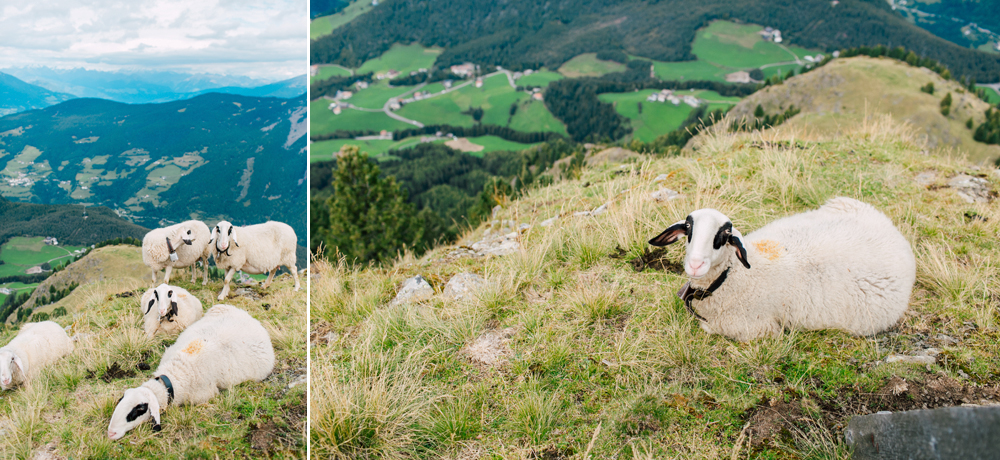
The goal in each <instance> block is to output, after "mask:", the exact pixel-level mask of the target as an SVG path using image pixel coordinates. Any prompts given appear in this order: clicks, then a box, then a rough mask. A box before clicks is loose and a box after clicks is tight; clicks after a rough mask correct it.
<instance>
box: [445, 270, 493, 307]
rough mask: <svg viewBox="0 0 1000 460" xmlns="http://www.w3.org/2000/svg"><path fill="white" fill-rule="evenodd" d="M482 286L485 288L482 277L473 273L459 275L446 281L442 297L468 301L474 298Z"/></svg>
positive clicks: (484, 281)
mask: <svg viewBox="0 0 1000 460" xmlns="http://www.w3.org/2000/svg"><path fill="white" fill-rule="evenodd" d="M483 286H486V280H485V279H484V278H483V277H482V276H479V275H477V274H475V273H459V274H457V275H455V276H453V277H452V278H451V279H450V280H448V284H446V285H445V286H444V292H443V295H444V297H446V298H449V299H453V300H468V299H471V298H474V297H475V296H476V293H477V292H479V291H480V290H481V289H482V288H483Z"/></svg>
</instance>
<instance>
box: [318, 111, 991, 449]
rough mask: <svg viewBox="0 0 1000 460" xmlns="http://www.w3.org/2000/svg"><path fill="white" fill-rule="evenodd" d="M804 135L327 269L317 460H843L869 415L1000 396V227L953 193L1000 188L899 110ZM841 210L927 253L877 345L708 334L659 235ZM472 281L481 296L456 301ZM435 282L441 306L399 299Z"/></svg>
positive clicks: (561, 193) (528, 206)
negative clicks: (846, 203)
mask: <svg viewBox="0 0 1000 460" xmlns="http://www.w3.org/2000/svg"><path fill="white" fill-rule="evenodd" d="M717 126H718V125H717ZM803 135H804V133H803V132H802V131H801V130H790V129H783V130H773V131H767V132H764V133H759V132H757V133H749V134H747V133H737V134H732V133H726V132H719V131H716V132H715V133H714V134H713V135H712V136H711V137H709V138H708V139H706V140H705V142H704V143H703V144H702V145H701V147H700V148H699V150H698V151H697V152H693V151H689V150H685V151H684V152H683V153H682V154H681V155H679V156H671V157H665V158H656V159H652V158H650V159H647V160H646V161H644V162H642V163H633V164H631V165H626V166H625V167H621V166H619V165H610V166H596V167H592V168H587V169H584V171H583V173H582V176H581V177H580V178H579V179H577V180H565V181H561V182H558V183H556V184H553V185H551V186H549V187H545V188H539V189H536V190H533V191H530V192H529V193H527V195H526V196H524V197H523V198H521V199H518V200H516V201H513V202H509V203H505V204H504V205H503V206H502V209H500V210H498V211H497V212H496V214H495V215H494V219H495V221H494V222H493V223H492V224H493V226H492V227H491V226H490V224H484V225H482V226H480V227H479V228H478V229H476V230H474V231H472V232H470V233H468V234H466V235H465V236H464V238H463V239H462V240H461V241H459V243H458V244H456V245H453V246H447V247H442V248H438V249H436V250H433V251H430V252H429V253H428V254H426V255H425V256H423V257H421V258H420V259H415V258H413V257H410V256H404V257H401V258H400V259H399V260H397V261H396V263H395V264H392V265H391V266H387V267H384V268H378V267H357V268H352V267H349V266H346V265H344V264H342V263H341V264H338V263H336V262H334V263H333V264H330V263H326V262H321V263H317V264H315V265H314V268H315V270H316V271H317V275H315V277H314V278H313V284H312V290H313V295H312V315H311V318H312V325H311V328H312V337H313V338H312V344H313V346H312V349H311V350H312V351H311V352H312V353H313V355H312V358H313V361H312V363H313V366H312V368H311V376H312V387H311V395H312V405H311V411H310V414H311V415H310V417H311V428H312V431H311V433H312V435H311V436H312V438H311V439H312V444H311V446H312V453H313V456H314V458H330V457H333V458H372V457H381V458H400V459H401V458H461V459H469V458H587V457H588V456H590V458H641V459H653V458H744V457H745V456H752V457H754V458H838V459H847V458H849V457H850V453H849V452H848V450H847V448H846V446H844V444H843V442H844V441H843V436H842V434H843V430H844V427H845V426H846V422H847V421H848V420H849V418H850V417H851V416H853V415H855V414H861V413H874V412H876V411H880V410H892V411H898V410H907V409H914V408H922V407H923V408H932V407H939V406H953V405H961V404H963V403H973V404H987V403H997V402H1000V391H998V386H1000V362H998V361H997V358H996V357H997V356H998V353H1000V340H998V339H1000V328H998V326H1000V317H998V314H997V310H996V299H997V296H998V295H1000V285H998V284H997V279H996V277H995V270H996V268H995V267H996V266H997V264H998V263H1000V244H998V243H997V238H996V235H997V234H998V232H1000V213H998V210H997V206H996V201H995V200H994V201H993V202H992V203H977V204H972V203H968V202H966V201H965V200H964V199H963V198H962V197H961V196H960V195H959V194H958V193H957V191H956V189H954V188H951V187H949V186H947V185H946V184H947V183H948V182H949V181H951V179H952V178H954V177H955V176H956V175H958V174H963V173H964V174H970V175H972V176H974V177H976V178H977V180H975V181H972V182H978V180H979V179H982V187H985V189H986V191H985V193H986V194H987V195H988V196H993V197H996V191H997V188H998V187H1000V172H997V171H993V170H988V171H983V170H979V169H977V168H975V167H973V166H971V165H969V164H967V163H963V162H960V161H958V160H955V159H952V158H947V157H937V156H933V155H926V154H924V153H923V151H924V150H925V149H926V148H927V147H926V146H925V145H923V143H922V141H921V138H920V137H918V136H915V135H914V134H913V132H912V130H911V129H907V128H905V127H901V126H900V125H899V124H898V123H895V122H893V121H892V120H891V119H890V118H889V117H887V116H881V117H872V118H871V119H869V120H868V122H867V123H862V124H859V125H858V126H857V127H856V129H854V130H850V131H845V132H844V133H843V134H842V135H841V136H838V137H836V138H834V139H832V140H827V141H820V142H815V141H803V140H801V139H802V137H803ZM665 188H669V189H672V190H674V191H678V192H680V196H679V197H677V198H675V199H665V198H667V197H669V196H671V195H670V194H669V193H668V192H665V191H660V190H661V189H665ZM658 191H660V193H658V194H657V195H653V193H654V192H658ZM654 196H659V197H660V198H663V201H656V200H655V199H654ZM835 196H849V197H854V198H857V199H860V200H863V201H865V202H868V203H870V204H872V205H873V206H875V207H877V208H878V209H880V210H881V211H883V212H885V213H886V214H887V215H888V216H889V218H890V219H891V220H892V221H893V222H894V223H895V225H896V226H897V227H898V228H899V229H900V231H901V232H902V234H903V235H904V236H905V237H906V238H907V239H908V240H909V241H910V243H911V244H912V247H913V251H914V253H915V255H916V258H917V267H918V268H917V284H916V286H915V287H914V291H913V294H912V296H911V302H910V309H909V312H908V313H907V314H906V315H905V316H904V317H903V318H902V320H901V321H900V324H899V325H898V326H896V327H895V328H893V329H892V330H890V331H887V332H884V333H880V334H878V335H876V336H874V337H853V336H850V335H848V334H845V333H842V332H838V331H832V330H831V331H811V332H796V333H788V332H786V333H783V334H781V335H780V336H778V337H774V338H768V339H762V340H757V341H754V342H749V343H738V342H733V341H731V340H728V339H726V338H724V337H720V336H715V335H708V334H706V333H705V332H704V331H703V330H702V329H701V328H700V327H699V325H698V321H697V320H696V319H695V318H694V317H693V316H692V315H690V314H688V313H687V312H686V311H685V308H684V305H683V304H682V302H681V301H680V300H679V299H678V298H677V297H676V295H675V294H674V293H675V292H677V290H678V288H680V287H681V285H683V284H684V282H685V281H686V277H685V276H684V275H683V272H682V270H681V266H680V262H681V261H682V260H683V256H684V248H683V245H675V246H671V247H668V248H665V250H656V251H652V252H650V249H651V247H650V246H649V245H648V243H647V241H648V239H650V238H651V237H653V236H655V235H657V234H659V233H660V232H661V231H662V230H663V229H664V228H665V227H667V226H669V225H670V224H672V223H674V222H677V221H679V220H683V219H684V216H685V215H687V214H688V213H689V212H691V211H692V210H695V209H698V208H703V207H712V208H716V209H719V210H721V211H722V212H724V213H726V214H727V215H728V216H730V217H731V218H732V220H733V223H734V226H735V227H736V228H738V229H740V230H741V231H742V232H743V233H744V234H748V233H750V232H752V231H754V230H756V229H759V228H761V227H762V226H763V225H765V224H766V223H768V222H770V221H772V220H774V219H777V218H780V217H783V216H787V215H790V214H794V213H798V212H802V211H806V210H810V209H815V208H816V207H818V206H820V205H822V204H823V203H824V202H825V201H826V200H827V199H829V198H831V197H835ZM598 209H599V210H600V212H597V211H596V210H598ZM585 211H593V212H585ZM520 224H529V225H531V227H530V228H527V229H526V230H524V231H523V232H520V233H518V232H516V231H514V229H518V228H519V227H520ZM502 227H506V228H502ZM507 232H510V233H507ZM833 249H839V250H850V248H833ZM486 252H491V253H494V254H504V253H506V255H487V256H482V254H484V253H486ZM476 255H479V257H476ZM470 256H472V257H470ZM463 272H472V273H475V274H479V275H481V276H483V277H484V278H485V281H486V286H485V287H482V288H473V289H472V291H471V294H470V295H466V297H465V298H464V300H451V299H449V298H447V297H446V296H445V292H443V291H445V285H446V283H448V282H449V281H450V280H451V279H452V278H453V277H454V276H455V275H456V274H459V273H463ZM418 274H419V275H421V276H422V277H423V278H424V279H425V280H427V281H428V282H429V283H430V285H431V287H432V289H433V293H431V294H430V295H428V296H426V297H424V298H423V299H422V300H420V299H419V298H417V299H414V300H413V301H412V302H411V303H402V304H400V303H396V302H390V301H391V300H392V299H393V298H394V297H395V296H396V295H397V292H398V291H399V287H400V285H401V284H402V282H403V281H404V280H405V279H407V278H410V277H413V276H415V275H418ZM772 289H781V287H780V286H773V287H772ZM897 354H898V355H906V356H917V355H918V354H922V355H923V356H925V357H927V358H921V359H924V360H925V361H926V360H927V359H928V358H929V357H930V356H931V355H932V354H937V358H929V359H930V360H931V361H932V362H933V364H929V365H912V364H904V363H902V362H887V358H889V357H890V356H893V355H897ZM890 361H891V360H890Z"/></svg>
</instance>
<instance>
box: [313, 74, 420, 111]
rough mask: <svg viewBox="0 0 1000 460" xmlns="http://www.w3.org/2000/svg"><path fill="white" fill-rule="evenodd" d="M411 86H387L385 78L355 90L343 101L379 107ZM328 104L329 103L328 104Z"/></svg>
mask: <svg viewBox="0 0 1000 460" xmlns="http://www.w3.org/2000/svg"><path fill="white" fill-rule="evenodd" d="M411 89H413V87H412V86H394V87H390V86H389V80H388V79H385V80H382V81H378V82H373V83H372V84H371V85H369V86H368V88H365V89H363V90H360V91H357V92H355V93H354V95H352V96H351V98H350V99H347V100H345V101H344V102H347V103H350V104H353V105H356V106H358V107H364V108H366V109H381V108H382V106H384V105H385V103H386V101H388V100H389V99H391V98H393V97H396V96H399V95H400V94H403V93H405V92H407V91H409V90H411ZM328 105H329V104H328Z"/></svg>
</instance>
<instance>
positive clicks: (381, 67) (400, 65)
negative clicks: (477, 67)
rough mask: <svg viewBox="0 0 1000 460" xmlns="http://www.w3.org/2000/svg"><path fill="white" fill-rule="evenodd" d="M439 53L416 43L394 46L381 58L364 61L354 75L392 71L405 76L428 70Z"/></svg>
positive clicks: (439, 50)
mask: <svg viewBox="0 0 1000 460" xmlns="http://www.w3.org/2000/svg"><path fill="white" fill-rule="evenodd" d="M441 51H442V50H441V49H440V48H424V47H422V46H420V45H419V44H416V43H414V44H412V45H400V44H395V45H392V48H389V51H386V52H385V53H382V55H381V56H379V57H377V58H375V59H369V60H367V61H365V63H364V64H361V67H358V70H357V72H355V73H357V74H363V73H368V72H374V73H376V74H377V73H379V72H385V71H387V70H390V69H392V70H396V71H398V72H399V73H400V75H407V74H409V73H410V72H412V71H414V70H417V69H421V68H423V69H430V68H431V66H432V65H434V61H435V60H436V59H437V57H438V55H439V54H441Z"/></svg>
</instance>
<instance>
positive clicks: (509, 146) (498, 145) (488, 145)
mask: <svg viewBox="0 0 1000 460" xmlns="http://www.w3.org/2000/svg"><path fill="white" fill-rule="evenodd" d="M468 139H469V142H472V143H473V144H476V145H481V146H483V147H484V148H483V150H481V151H479V152H469V155H474V156H477V157H482V156H483V154H484V153H486V152H502V151H511V152H519V151H521V150H524V149H529V148H531V147H534V146H536V145H538V144H522V143H520V142H513V141H508V140H506V139H502V138H499V137H497V136H479V137H470V138H468Z"/></svg>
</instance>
